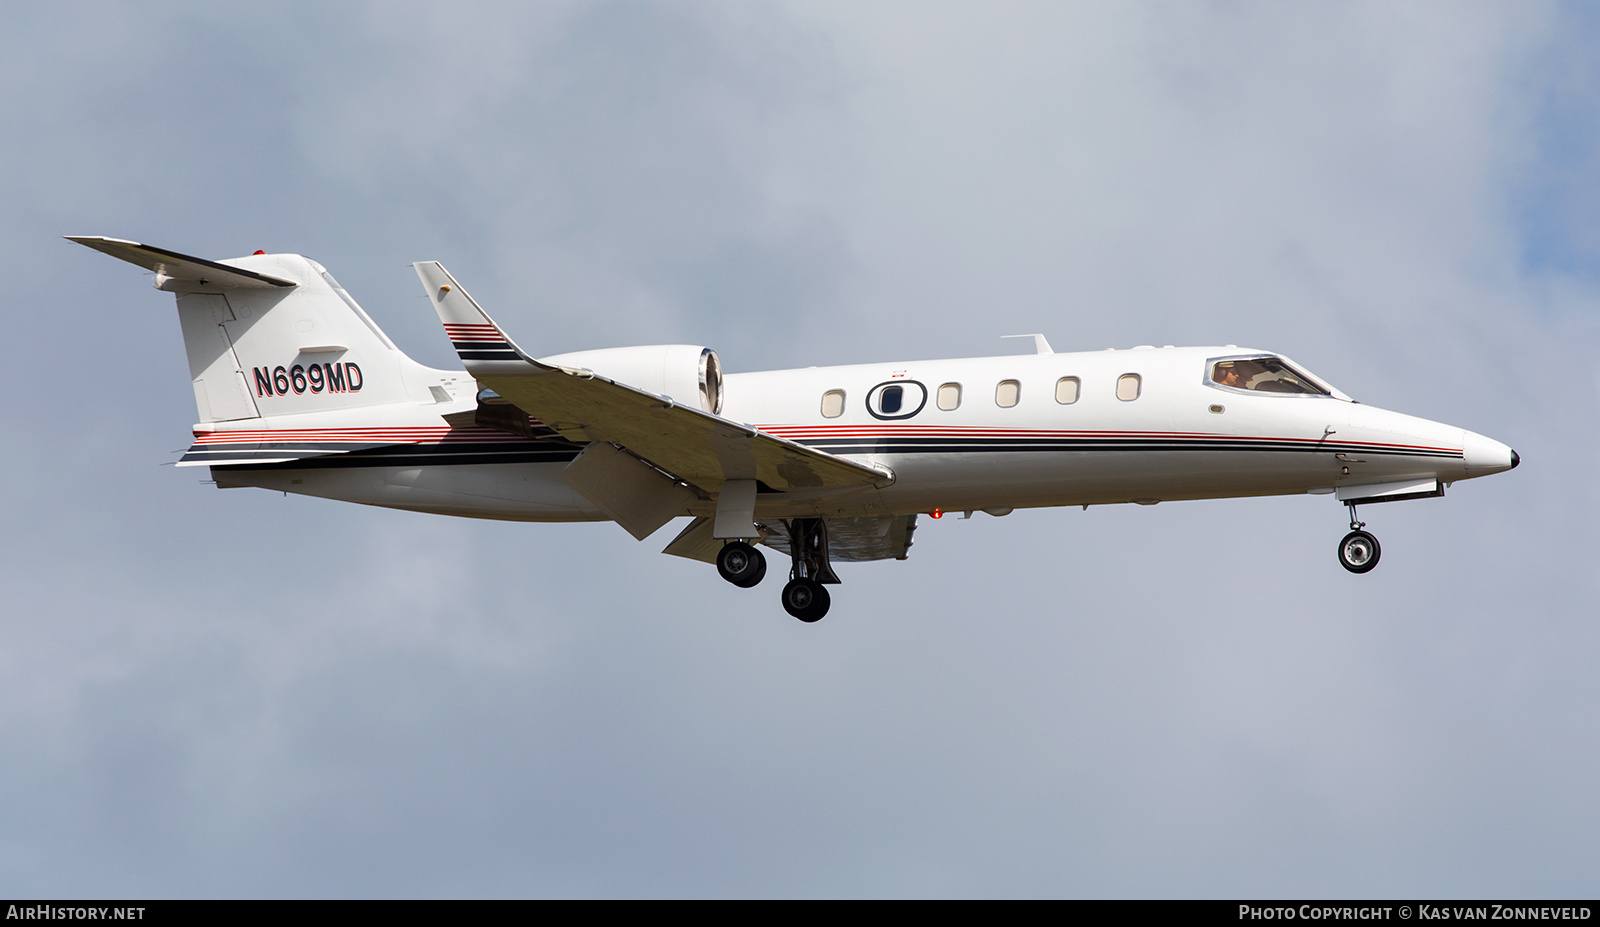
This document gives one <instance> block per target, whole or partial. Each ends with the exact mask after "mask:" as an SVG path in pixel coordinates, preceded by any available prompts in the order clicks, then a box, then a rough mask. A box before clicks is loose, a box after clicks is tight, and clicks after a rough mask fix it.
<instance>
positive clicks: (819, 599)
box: [783, 579, 832, 623]
mask: <svg viewBox="0 0 1600 927" xmlns="http://www.w3.org/2000/svg"><path fill="white" fill-rule="evenodd" d="M831 604H832V601H831V597H830V596H829V595H828V590H827V589H826V588H825V587H824V586H823V585H822V584H821V583H819V582H817V581H816V580H814V579H792V580H790V581H789V585H787V586H784V587H783V610H784V611H786V612H788V613H789V614H791V615H793V616H794V617H796V618H799V619H800V620H801V621H804V622H808V623H809V622H812V621H821V620H822V616H823V615H826V614H827V613H828V606H829V605H831Z"/></svg>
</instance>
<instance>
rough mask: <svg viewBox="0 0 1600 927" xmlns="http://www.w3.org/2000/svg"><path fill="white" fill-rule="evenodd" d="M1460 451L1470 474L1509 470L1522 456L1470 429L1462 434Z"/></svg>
mask: <svg viewBox="0 0 1600 927" xmlns="http://www.w3.org/2000/svg"><path fill="white" fill-rule="evenodd" d="M1461 451H1462V455H1463V456H1464V457H1465V458H1466V460H1465V463H1466V466H1467V473H1468V474H1470V475H1472V476H1483V475H1484V474H1486V473H1499V472H1500V471H1502V470H1510V469H1511V468H1513V467H1515V466H1516V465H1517V464H1519V463H1521V462H1522V458H1520V457H1518V456H1517V452H1516V451H1513V450H1512V449H1511V448H1509V447H1507V446H1505V445H1504V444H1501V443H1500V442H1499V441H1496V440H1494V439H1493V438H1485V437H1484V436H1483V435H1480V434H1474V433H1473V432H1470V431H1469V432H1466V433H1464V434H1463V435H1462V438H1461Z"/></svg>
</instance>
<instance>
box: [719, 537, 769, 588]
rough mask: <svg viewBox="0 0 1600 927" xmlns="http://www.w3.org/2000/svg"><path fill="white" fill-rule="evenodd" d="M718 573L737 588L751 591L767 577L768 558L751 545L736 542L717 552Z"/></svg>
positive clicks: (725, 545) (724, 546)
mask: <svg viewBox="0 0 1600 927" xmlns="http://www.w3.org/2000/svg"><path fill="white" fill-rule="evenodd" d="M717 572H718V573H719V574H721V576H722V578H723V579H725V580H727V581H728V582H730V583H733V584H734V585H735V586H739V587H742V588H745V589H749V588H750V587H751V586H754V585H755V584H756V583H759V582H761V577H763V576H766V575H767V558H766V557H763V556H761V551H759V550H756V549H755V548H754V547H751V546H750V545H749V544H746V543H745V542H743V541H734V542H733V543H732V544H724V545H723V547H722V549H721V550H719V551H717Z"/></svg>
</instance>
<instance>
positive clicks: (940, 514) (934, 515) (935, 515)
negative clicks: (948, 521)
mask: <svg viewBox="0 0 1600 927" xmlns="http://www.w3.org/2000/svg"><path fill="white" fill-rule="evenodd" d="M928 517H929V518H943V517H944V509H934V510H933V511H931V512H929V513H928Z"/></svg>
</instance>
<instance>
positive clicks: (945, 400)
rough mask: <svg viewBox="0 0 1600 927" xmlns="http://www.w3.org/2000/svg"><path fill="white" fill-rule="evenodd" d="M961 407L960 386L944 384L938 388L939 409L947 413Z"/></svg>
mask: <svg viewBox="0 0 1600 927" xmlns="http://www.w3.org/2000/svg"><path fill="white" fill-rule="evenodd" d="M960 405H961V384H960V383H946V384H944V385H943V386H941V387H939V408H940V409H943V410H944V411H946V412H949V411H951V410H953V409H955V408H957V407H958V406H960Z"/></svg>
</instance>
